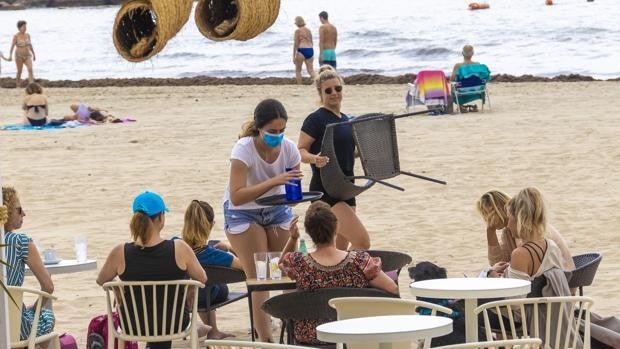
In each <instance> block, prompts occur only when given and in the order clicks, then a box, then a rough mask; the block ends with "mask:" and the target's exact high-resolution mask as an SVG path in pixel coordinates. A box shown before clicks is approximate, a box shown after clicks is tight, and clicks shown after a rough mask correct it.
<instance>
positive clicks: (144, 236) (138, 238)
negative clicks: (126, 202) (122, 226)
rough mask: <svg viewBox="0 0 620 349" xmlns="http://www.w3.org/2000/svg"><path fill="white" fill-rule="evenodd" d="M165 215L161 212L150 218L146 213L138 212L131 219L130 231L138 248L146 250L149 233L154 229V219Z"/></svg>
mask: <svg viewBox="0 0 620 349" xmlns="http://www.w3.org/2000/svg"><path fill="white" fill-rule="evenodd" d="M163 214H164V213H163V212H161V213H159V214H157V215H155V216H152V217H149V215H147V214H146V213H144V212H140V211H138V212H136V213H134V215H133V217H131V222H130V223H129V230H131V237H132V238H133V241H134V243H135V244H136V245H137V246H140V247H142V248H144V245H145V244H146V241H147V240H148V239H149V232H150V231H151V229H153V219H155V218H157V217H160V215H163Z"/></svg>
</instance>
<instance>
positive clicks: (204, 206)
mask: <svg viewBox="0 0 620 349" xmlns="http://www.w3.org/2000/svg"><path fill="white" fill-rule="evenodd" d="M214 223H215V214H214V212H213V208H212V207H211V205H209V204H208V203H207V202H204V201H198V200H192V202H191V203H190V204H189V206H188V207H187V210H185V222H184V224H183V241H185V242H186V243H187V244H188V245H189V246H190V247H191V248H192V249H193V250H194V253H195V254H196V257H197V258H198V261H199V262H200V264H201V265H219V266H223V267H230V268H237V269H243V266H242V265H241V262H240V261H239V258H237V257H236V256H235V255H233V254H232V253H228V252H225V251H222V250H221V249H219V248H217V246H219V245H220V244H221V243H220V244H218V245H215V246H216V247H213V246H210V245H209V244H208V243H207V242H208V240H209V235H210V234H211V229H213V224H214ZM206 293H207V292H206V289H204V288H201V289H200V290H198V308H199V309H200V308H206V307H207V304H208V305H212V304H216V303H220V302H223V301H225V300H226V298H228V286H226V284H217V285H213V286H211V290H210V299H207V298H206V296H207V295H206ZM199 314H200V318H201V319H202V322H204V323H206V324H209V325H210V326H211V327H212V329H211V331H210V332H209V338H213V339H222V338H226V337H232V336H233V334H230V333H226V332H220V331H219V330H218V328H217V324H216V319H215V310H213V311H210V312H209V313H207V314H205V313H199Z"/></svg>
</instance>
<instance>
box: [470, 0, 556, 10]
mask: <svg viewBox="0 0 620 349" xmlns="http://www.w3.org/2000/svg"><path fill="white" fill-rule="evenodd" d="M548 1H550V0H548ZM487 8H489V4H487V3H485V2H472V3H470V4H469V6H468V9H469V10H472V11H473V10H484V9H487Z"/></svg>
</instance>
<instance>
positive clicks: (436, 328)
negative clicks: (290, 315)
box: [316, 315, 452, 349]
mask: <svg viewBox="0 0 620 349" xmlns="http://www.w3.org/2000/svg"><path fill="white" fill-rule="evenodd" d="M450 332H452V319H450V318H448V317H444V316H430V315H387V316H370V317H361V318H355V319H347V320H338V321H332V322H328V323H325V324H322V325H319V326H317V328H316V336H317V338H318V339H319V340H322V341H325V342H330V343H346V344H347V348H351V349H355V348H360V347H363V348H370V347H375V348H381V349H388V348H392V347H393V346H394V345H395V344H396V343H403V342H409V343H411V342H413V341H415V340H418V339H424V338H429V337H439V336H443V335H446V334H448V333H450Z"/></svg>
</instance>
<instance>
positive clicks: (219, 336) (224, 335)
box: [207, 330, 235, 339]
mask: <svg viewBox="0 0 620 349" xmlns="http://www.w3.org/2000/svg"><path fill="white" fill-rule="evenodd" d="M234 336H235V335H234V334H232V333H228V332H221V331H218V330H212V331H211V332H209V335H208V336H207V338H208V339H224V338H229V337H234Z"/></svg>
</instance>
